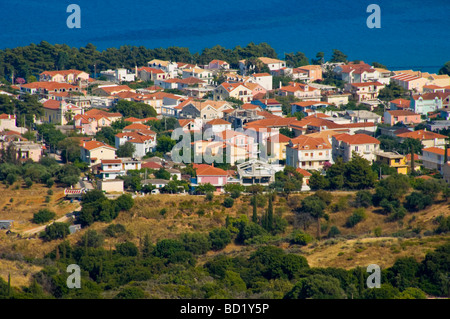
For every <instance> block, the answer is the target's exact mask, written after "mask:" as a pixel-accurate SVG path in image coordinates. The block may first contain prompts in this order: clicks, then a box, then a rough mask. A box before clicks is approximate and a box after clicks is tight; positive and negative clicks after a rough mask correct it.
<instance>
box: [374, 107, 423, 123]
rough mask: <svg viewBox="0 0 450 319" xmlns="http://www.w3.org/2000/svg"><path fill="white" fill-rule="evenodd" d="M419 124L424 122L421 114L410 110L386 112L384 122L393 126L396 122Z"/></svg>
mask: <svg viewBox="0 0 450 319" xmlns="http://www.w3.org/2000/svg"><path fill="white" fill-rule="evenodd" d="M398 122H400V123H403V124H406V125H408V124H419V123H421V122H422V119H421V118H420V114H417V113H414V112H412V111H408V110H395V111H386V112H384V118H383V123H384V124H389V125H390V126H393V125H394V124H396V123H398Z"/></svg>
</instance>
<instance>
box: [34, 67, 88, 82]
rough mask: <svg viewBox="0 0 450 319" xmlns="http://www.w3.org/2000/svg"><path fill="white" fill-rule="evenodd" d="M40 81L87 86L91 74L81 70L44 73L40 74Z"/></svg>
mask: <svg viewBox="0 0 450 319" xmlns="http://www.w3.org/2000/svg"><path fill="white" fill-rule="evenodd" d="M39 81H40V82H58V83H68V84H84V85H87V84H88V83H89V74H88V73H86V72H84V71H79V70H60V71H44V72H42V73H41V74H39Z"/></svg>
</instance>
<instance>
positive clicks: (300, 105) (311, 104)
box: [291, 101, 330, 115]
mask: <svg viewBox="0 0 450 319" xmlns="http://www.w3.org/2000/svg"><path fill="white" fill-rule="evenodd" d="M328 106H330V103H328V102H317V101H304V102H294V103H291V114H292V115H294V114H295V113H297V112H304V113H306V111H307V110H317V109H318V108H327V107H328Z"/></svg>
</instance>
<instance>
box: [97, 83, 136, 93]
mask: <svg viewBox="0 0 450 319" xmlns="http://www.w3.org/2000/svg"><path fill="white" fill-rule="evenodd" d="M99 89H101V90H103V91H105V92H106V93H108V94H112V93H114V92H120V91H132V89H131V88H130V87H129V86H128V85H114V86H102V87H99Z"/></svg>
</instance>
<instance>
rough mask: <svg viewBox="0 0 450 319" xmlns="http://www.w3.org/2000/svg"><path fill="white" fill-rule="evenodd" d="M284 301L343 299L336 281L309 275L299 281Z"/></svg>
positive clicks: (328, 277)
mask: <svg viewBox="0 0 450 319" xmlns="http://www.w3.org/2000/svg"><path fill="white" fill-rule="evenodd" d="M284 298H285V299H345V292H344V290H343V289H342V288H341V285H340V282H339V280H338V279H336V278H334V277H331V276H327V275H320V274H318V275H311V276H308V277H306V278H302V279H300V280H299V281H298V282H297V283H296V284H295V286H294V288H292V290H291V291H290V292H289V293H287V294H286V296H285V297H284Z"/></svg>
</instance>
